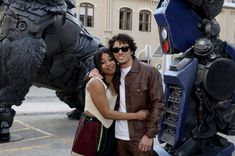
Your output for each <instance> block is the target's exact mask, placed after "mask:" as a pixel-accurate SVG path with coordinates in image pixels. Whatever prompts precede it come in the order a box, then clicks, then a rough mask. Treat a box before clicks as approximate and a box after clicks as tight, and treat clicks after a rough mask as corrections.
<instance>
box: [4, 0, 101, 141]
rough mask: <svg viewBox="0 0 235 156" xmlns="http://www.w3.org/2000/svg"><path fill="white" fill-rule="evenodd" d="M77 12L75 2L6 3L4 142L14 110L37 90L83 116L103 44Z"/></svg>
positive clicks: (24, 0) (8, 0) (6, 0)
mask: <svg viewBox="0 0 235 156" xmlns="http://www.w3.org/2000/svg"><path fill="white" fill-rule="evenodd" d="M75 6H76V4H75V1H73V0H0V7H1V19H0V23H1V28H0V29H1V34H0V142H2V141H8V140H9V139H10V132H9V128H10V127H11V126H12V123H13V119H14V116H15V111H14V110H13V109H12V105H16V106H19V105H21V103H22V101H23V100H24V97H25V95H26V94H27V93H28V91H29V88H30V87H31V86H32V85H33V84H35V85H36V86H39V87H46V88H50V89H54V90H56V95H57V96H58V97H59V98H60V100H62V101H63V102H65V103H67V104H68V105H69V106H70V107H72V108H76V109H78V110H80V111H83V108H84V81H83V79H84V77H85V74H86V73H87V72H88V71H90V70H91V69H92V68H94V64H93V61H92V55H93V52H94V51H95V50H96V49H97V48H99V46H102V44H101V43H100V42H99V40H98V39H96V38H94V37H92V36H91V35H90V34H89V33H88V32H87V31H86V30H85V28H84V27H83V26H82V25H81V23H80V21H79V19H78V17H77V15H76V8H75Z"/></svg>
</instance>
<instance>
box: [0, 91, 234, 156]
mask: <svg viewBox="0 0 235 156" xmlns="http://www.w3.org/2000/svg"><path fill="white" fill-rule="evenodd" d="M14 109H15V110H16V111H17V115H16V117H15V120H14V124H13V126H12V128H11V132H12V134H13V135H18V136H22V137H23V139H22V140H20V141H17V142H9V143H2V144H0V156H69V155H70V151H71V146H72V142H73V138H74V134H75V130H76V127H77V121H76V120H69V119H68V118H67V116H66V112H68V111H71V109H70V108H69V107H68V106H67V105H66V104H64V103H62V102H60V101H58V99H57V98H56V97H55V95H54V92H53V91H50V90H46V89H37V88H35V87H33V88H32V89H31V90H30V93H29V94H28V95H27V97H26V100H25V101H24V103H23V104H22V106H20V107H14ZM225 137H226V138H228V139H229V140H230V141H231V142H233V143H235V137H234V136H230V137H228V136H225ZM233 156H235V153H234V154H233Z"/></svg>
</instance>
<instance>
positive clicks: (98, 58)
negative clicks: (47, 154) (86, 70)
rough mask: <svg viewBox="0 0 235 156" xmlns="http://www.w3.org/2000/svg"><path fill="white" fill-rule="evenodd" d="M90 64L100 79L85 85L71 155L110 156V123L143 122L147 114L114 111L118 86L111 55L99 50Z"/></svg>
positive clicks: (112, 148)
mask: <svg viewBox="0 0 235 156" xmlns="http://www.w3.org/2000/svg"><path fill="white" fill-rule="evenodd" d="M94 63H95V66H96V68H97V69H98V70H99V72H100V73H101V75H102V76H103V79H100V78H98V77H93V78H91V79H90V80H89V81H88V82H87V85H86V102H85V109H84V114H83V115H82V117H81V119H80V120H79V125H78V129H77V132H76V136H75V139H74V143H73V149H72V155H76V154H75V153H77V154H79V155H85V156H96V155H101V156H106V155H107V156H111V155H113V153H114V150H115V149H114V147H115V137H114V129H113V125H114V124H112V123H113V120H144V119H145V118H146V117H147V115H148V112H147V111H146V110H140V111H138V112H136V113H122V112H118V111H114V107H115V104H116V99H117V93H118V87H119V74H120V71H119V68H118V66H117V62H116V61H115V59H114V56H113V54H112V53H111V52H109V50H108V49H106V48H104V47H102V48H100V49H99V50H98V51H97V52H96V53H95V55H94Z"/></svg>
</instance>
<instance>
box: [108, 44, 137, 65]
mask: <svg viewBox="0 0 235 156" xmlns="http://www.w3.org/2000/svg"><path fill="white" fill-rule="evenodd" d="M112 52H113V54H114V57H115V58H116V60H117V61H118V62H119V63H120V66H121V68H126V67H129V66H131V65H132V62H133V59H132V56H131V55H132V54H133V52H132V51H131V49H130V48H129V45H128V44H127V43H121V42H119V41H115V42H114V44H113V48H112Z"/></svg>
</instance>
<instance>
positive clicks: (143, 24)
mask: <svg viewBox="0 0 235 156" xmlns="http://www.w3.org/2000/svg"><path fill="white" fill-rule="evenodd" d="M139 31H145V32H150V31H151V12H150V11H148V10H141V11H140V14H139Z"/></svg>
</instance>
